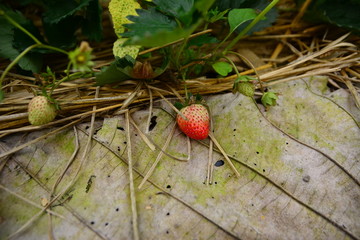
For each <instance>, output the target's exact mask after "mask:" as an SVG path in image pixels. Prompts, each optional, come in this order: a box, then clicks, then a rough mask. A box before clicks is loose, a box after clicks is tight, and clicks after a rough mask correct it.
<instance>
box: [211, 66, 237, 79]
mask: <svg viewBox="0 0 360 240" xmlns="http://www.w3.org/2000/svg"><path fill="white" fill-rule="evenodd" d="M212 67H213V69H214V70H215V71H216V72H217V73H218V74H220V75H221V76H223V77H226V76H227V75H228V74H229V73H231V72H232V66H231V65H230V64H229V63H227V62H216V63H214V64H213V65H212Z"/></svg>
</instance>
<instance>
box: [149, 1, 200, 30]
mask: <svg viewBox="0 0 360 240" xmlns="http://www.w3.org/2000/svg"><path fill="white" fill-rule="evenodd" d="M153 2H154V3H155V4H156V6H157V9H158V10H159V11H160V12H162V13H165V14H166V15H169V16H171V17H173V18H175V19H178V20H180V22H182V23H183V24H184V25H185V26H189V25H190V24H191V23H192V14H193V13H194V11H195V8H194V0H182V1H179V0H154V1H153Z"/></svg>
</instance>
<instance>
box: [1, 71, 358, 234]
mask: <svg viewBox="0 0 360 240" xmlns="http://www.w3.org/2000/svg"><path fill="white" fill-rule="evenodd" d="M308 83H309V86H311V89H312V91H310V90H309V88H308V85H307V84H305V82H304V81H303V80H298V81H293V82H290V83H284V84H278V85H276V86H275V87H273V89H272V90H273V91H276V92H278V93H279V94H280V95H279V99H278V105H277V106H274V107H271V108H270V109H269V110H268V111H267V112H263V114H265V116H266V117H267V118H268V119H269V120H270V121H271V122H272V123H273V124H271V123H270V122H269V121H268V120H266V118H264V116H263V115H262V113H261V112H260V111H259V109H258V108H257V106H256V105H255V103H254V102H253V101H251V99H250V98H247V97H244V96H242V95H233V94H231V93H230V94H223V95H217V96H212V97H209V98H208V99H207V101H208V104H209V107H210V109H211V113H212V116H213V123H214V135H215V136H216V138H217V139H218V141H219V142H220V144H221V145H222V146H223V148H224V149H225V150H226V152H227V153H228V154H229V156H231V157H232V160H233V162H234V164H235V166H236V168H237V169H238V171H239V172H240V175H241V176H240V178H236V177H235V175H234V173H233V172H232V171H231V169H230V167H229V166H228V164H227V163H226V161H225V164H224V165H222V164H221V163H222V162H221V161H219V162H218V163H217V164H216V166H218V167H216V166H215V171H214V179H213V184H212V185H209V186H207V185H205V184H204V182H205V180H206V179H205V178H206V169H207V161H208V160H207V156H208V147H207V144H208V141H205V142H204V144H202V143H199V142H195V141H192V152H191V155H192V157H191V160H190V161H189V162H181V161H176V160H174V159H172V158H170V157H168V156H164V157H163V159H162V160H161V161H160V163H159V165H158V166H157V167H156V169H155V172H154V174H153V175H152V176H151V177H150V181H149V182H148V183H146V184H145V185H144V187H143V188H142V189H141V190H138V189H136V197H137V210H138V216H139V231H140V237H141V238H142V239H344V238H345V239H346V238H360V222H359V219H360V187H359V180H360V178H359V169H360V165H359V159H360V148H359V146H360V130H359V127H358V125H357V124H356V122H355V121H354V119H353V118H352V117H351V116H350V115H349V114H348V113H347V112H345V111H344V109H348V110H349V111H350V112H352V114H353V115H354V116H355V117H358V116H359V111H358V110H357V109H356V108H353V106H352V105H353V103H351V102H349V99H350V98H351V97H350V96H349V94H348V93H347V92H345V91H344V90H340V91H336V92H332V93H330V92H329V91H328V89H327V87H326V79H325V80H324V79H323V78H313V79H311V80H309V81H308ZM315 93H316V94H315ZM317 94H323V95H326V96H328V97H330V99H332V100H334V101H336V102H339V104H340V105H341V106H343V108H344V109H342V108H340V107H339V106H338V105H337V104H335V103H334V102H332V101H330V100H329V99H327V98H324V97H323V96H320V95H317ZM331 96H333V97H331ZM160 107H161V108H156V110H154V113H153V115H154V116H157V118H156V122H157V124H156V126H155V127H154V128H153V129H152V131H151V132H150V134H149V135H148V136H149V137H150V138H151V139H152V140H153V141H154V142H155V143H156V144H157V145H159V146H163V144H164V142H165V140H166V138H167V137H168V136H169V134H170V132H171V128H172V125H173V122H174V120H173V118H172V117H171V116H170V115H169V114H168V113H167V112H165V111H164V109H167V110H168V111H170V110H169V108H168V106H166V105H165V104H163V103H161V105H160ZM147 114H148V112H147V111H146V110H143V111H138V112H136V113H134V114H132V117H133V118H134V120H135V122H137V123H138V125H139V127H140V128H141V129H143V130H144V129H145V128H146V126H145V124H146V119H147ZM96 124H97V131H96V134H95V135H94V139H93V142H92V148H91V151H90V153H89V155H88V158H87V160H86V163H85V164H84V165H83V166H82V168H81V172H80V177H79V179H78V181H76V183H75V184H74V185H73V187H72V188H71V190H70V191H69V192H68V193H67V195H66V196H65V197H64V198H63V199H62V202H61V203H56V204H55V206H54V207H53V208H52V210H53V211H55V212H57V213H60V214H62V215H64V216H65V217H66V219H65V220H63V219H60V218H57V217H53V218H52V219H53V222H52V225H53V232H54V235H55V237H56V238H57V239H61V238H66V239H97V238H101V237H102V238H104V239H131V236H132V227H131V224H132V223H131V208H130V198H129V180H128V168H127V164H126V161H127V160H126V159H127V145H128V143H127V142H126V141H127V140H126V129H125V128H126V127H125V121H124V118H123V117H122V116H116V117H112V118H106V119H104V120H99V121H98V122H97V123H96ZM276 126H277V127H276ZM79 129H80V131H79V137H80V142H81V149H80V153H79V154H78V156H79V157H77V158H76V159H75V162H74V164H73V165H72V166H71V167H70V169H69V170H68V171H67V173H66V175H65V176H64V179H63V180H62V181H61V183H60V185H59V186H58V188H57V192H59V191H60V190H61V189H62V188H63V187H64V186H66V184H67V183H68V182H69V181H70V179H71V178H72V176H73V175H74V174H75V171H76V168H77V167H78V165H79V159H80V156H81V152H82V151H83V149H84V145H85V142H86V138H87V132H88V131H89V124H82V125H81V126H79ZM281 130H282V131H281ZM42 134H44V131H41V132H34V133H31V134H29V135H28V136H24V137H23V138H22V135H20V134H19V135H13V136H10V137H8V138H5V139H2V140H1V141H2V142H1V146H3V147H7V148H10V147H12V146H14V145H16V144H19V141H29V140H31V139H33V138H35V137H37V136H40V135H42ZM286 134H290V135H291V136H292V137H291V136H289V135H286ZM295 138H297V139H299V140H300V141H301V142H299V141H297V140H296V139H295ZM131 140H132V153H133V160H134V171H135V173H134V174H135V186H138V185H139V184H140V182H141V181H142V179H143V175H144V174H145V173H146V172H147V170H148V169H149V168H150V166H151V164H152V163H153V161H154V160H155V158H156V156H157V154H158V153H159V150H156V151H151V150H150V148H149V147H148V146H147V145H146V144H145V143H144V142H143V141H142V139H141V137H140V134H139V133H138V132H137V131H136V130H135V129H134V128H131ZM74 141H75V138H74V131H73V130H72V129H69V130H67V131H64V132H61V133H60V134H57V135H55V136H52V137H49V138H47V139H46V141H43V142H40V143H37V144H35V145H32V146H30V147H28V148H25V149H23V150H21V151H20V152H18V153H16V154H14V155H13V156H12V157H11V158H10V159H9V160H8V162H7V165H6V167H5V168H4V169H3V170H2V172H1V178H0V183H1V184H2V185H3V186H5V187H6V188H8V189H10V190H12V191H14V192H16V193H18V194H20V195H22V196H24V197H26V198H28V199H29V200H32V201H33V202H35V203H37V204H38V205H39V206H40V202H41V199H42V198H47V199H49V193H48V192H47V190H45V189H44V188H45V187H46V188H48V189H50V188H51V187H52V185H53V184H54V182H55V181H56V179H57V177H58V176H59V174H60V173H61V171H62V169H63V168H64V167H65V165H66V162H67V161H68V159H69V158H70V156H71V154H72V152H73V151H74V148H75V143H74ZM167 153H169V154H171V155H173V156H175V157H183V158H184V157H186V155H187V148H186V138H185V137H184V136H183V134H181V133H180V132H179V131H178V130H176V132H175V135H174V137H173V139H172V141H171V143H170V147H169V149H168V150H167ZM218 160H223V161H224V158H223V156H222V155H220V154H219V153H214V162H217V161H218ZM25 168H26V169H27V170H28V173H25V172H24V169H25ZM29 173H32V174H33V177H30V175H29ZM38 181H40V182H41V184H39V183H40V182H38ZM0 191H1V192H0V193H1V194H0V206H1V208H0V216H1V222H0V229H1V231H0V238H5V237H6V236H9V235H10V234H11V233H13V232H15V231H16V230H17V229H18V228H19V227H21V226H22V225H23V224H24V223H25V222H26V221H28V220H29V219H30V218H31V217H32V216H33V215H34V214H36V213H37V212H38V211H39V209H36V208H35V207H33V206H31V205H29V204H28V203H25V202H24V201H22V200H20V199H18V198H17V197H15V196H12V195H10V194H9V193H8V192H6V191H4V190H0ZM48 230H49V218H48V216H45V215H43V216H41V217H40V218H39V219H38V220H37V221H35V222H33V223H32V225H31V228H29V229H28V230H26V231H24V232H22V233H21V234H19V235H17V236H18V239H47V236H48Z"/></svg>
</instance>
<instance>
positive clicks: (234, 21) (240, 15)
mask: <svg viewBox="0 0 360 240" xmlns="http://www.w3.org/2000/svg"><path fill="white" fill-rule="evenodd" d="M256 16H257V13H256V11H255V9H252V8H243V9H233V10H231V11H230V12H229V16H228V22H229V25H230V32H233V31H235V29H236V28H238V27H239V26H240V25H241V24H243V23H244V22H246V21H249V20H252V19H254V18H256Z"/></svg>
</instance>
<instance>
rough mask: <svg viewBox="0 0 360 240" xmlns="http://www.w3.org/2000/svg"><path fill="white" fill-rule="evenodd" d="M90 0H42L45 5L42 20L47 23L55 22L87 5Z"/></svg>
mask: <svg viewBox="0 0 360 240" xmlns="http://www.w3.org/2000/svg"><path fill="white" fill-rule="evenodd" d="M90 1H91V0H80V1H75V0H67V1H44V3H45V5H46V11H45V13H44V21H45V22H47V23H49V24H56V23H58V22H60V21H61V20H63V19H65V18H67V17H69V16H73V15H74V14H75V13H76V12H77V11H79V10H82V9H83V8H85V7H86V6H88V5H89V3H90Z"/></svg>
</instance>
